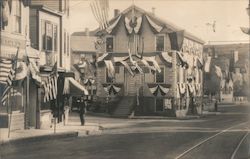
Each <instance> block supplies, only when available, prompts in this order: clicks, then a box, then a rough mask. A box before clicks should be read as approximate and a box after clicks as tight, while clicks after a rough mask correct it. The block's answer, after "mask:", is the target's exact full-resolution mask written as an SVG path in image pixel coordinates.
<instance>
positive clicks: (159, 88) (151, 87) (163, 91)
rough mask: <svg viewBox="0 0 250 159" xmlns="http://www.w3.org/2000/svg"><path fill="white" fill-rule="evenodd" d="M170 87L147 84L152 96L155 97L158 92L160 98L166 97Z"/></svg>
mask: <svg viewBox="0 0 250 159" xmlns="http://www.w3.org/2000/svg"><path fill="white" fill-rule="evenodd" d="M170 87H171V85H168V84H148V88H149V90H150V92H151V93H152V94H153V95H154V96H157V95H158V93H159V91H160V93H161V95H162V96H164V95H166V94H167V93H168V92H169V89H170Z"/></svg>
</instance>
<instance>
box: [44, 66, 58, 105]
mask: <svg viewBox="0 0 250 159" xmlns="http://www.w3.org/2000/svg"><path fill="white" fill-rule="evenodd" d="M57 79H58V73H57V62H56V63H55V64H54V66H53V68H52V72H51V74H50V76H49V77H48V78H47V80H46V81H45V83H44V84H43V86H44V92H45V94H44V102H48V101H50V100H54V99H56V98H57Z"/></svg>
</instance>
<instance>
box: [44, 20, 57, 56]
mask: <svg viewBox="0 0 250 159" xmlns="http://www.w3.org/2000/svg"><path fill="white" fill-rule="evenodd" d="M41 29H42V30H41V31H42V49H43V50H45V51H57V50H58V26H57V25H56V24H53V23H51V22H50V21H45V20H42V27H41Z"/></svg>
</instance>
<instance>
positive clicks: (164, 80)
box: [155, 66, 166, 83]
mask: <svg viewBox="0 0 250 159" xmlns="http://www.w3.org/2000/svg"><path fill="white" fill-rule="evenodd" d="M161 68H163V71H164V74H163V82H157V81H156V74H157V71H156V72H155V83H165V82H166V79H165V71H166V70H165V66H160V69H161Z"/></svg>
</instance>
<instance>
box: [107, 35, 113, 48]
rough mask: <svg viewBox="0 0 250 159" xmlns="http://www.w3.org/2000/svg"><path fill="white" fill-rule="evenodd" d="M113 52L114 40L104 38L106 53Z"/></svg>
mask: <svg viewBox="0 0 250 159" xmlns="http://www.w3.org/2000/svg"><path fill="white" fill-rule="evenodd" d="M113 51H114V38H113V37H107V38H106V52H113Z"/></svg>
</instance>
